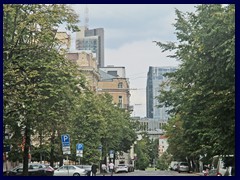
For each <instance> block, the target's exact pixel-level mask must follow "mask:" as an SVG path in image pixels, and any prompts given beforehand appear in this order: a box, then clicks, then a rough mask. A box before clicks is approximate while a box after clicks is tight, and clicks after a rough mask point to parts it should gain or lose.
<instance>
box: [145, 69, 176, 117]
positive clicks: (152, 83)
mask: <svg viewBox="0 0 240 180" xmlns="http://www.w3.org/2000/svg"><path fill="white" fill-rule="evenodd" d="M174 71H176V67H152V66H150V67H149V71H148V75H147V87H146V97H147V118H154V119H159V120H167V119H168V115H167V112H166V111H167V110H168V108H166V107H162V108H158V107H156V106H157V105H159V103H158V100H157V99H156V96H159V94H160V92H159V90H160V85H161V84H162V83H163V82H164V81H166V80H167V78H166V77H164V76H163V74H165V73H168V72H174Z"/></svg>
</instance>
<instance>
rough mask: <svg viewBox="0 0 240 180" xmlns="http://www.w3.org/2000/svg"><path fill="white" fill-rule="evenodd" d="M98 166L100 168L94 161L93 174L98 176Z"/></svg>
mask: <svg viewBox="0 0 240 180" xmlns="http://www.w3.org/2000/svg"><path fill="white" fill-rule="evenodd" d="M97 168H98V166H97V165H96V164H95V163H93V164H92V168H91V171H92V176H96V173H97Z"/></svg>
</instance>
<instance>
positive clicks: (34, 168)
mask: <svg viewBox="0 0 240 180" xmlns="http://www.w3.org/2000/svg"><path fill="white" fill-rule="evenodd" d="M53 174H54V169H53V168H52V167H51V166H50V165H46V164H35V163H29V164H28V175H29V176H53ZM8 175H9V176H22V175H23V166H17V167H15V168H13V169H12V170H10V171H9V173H8Z"/></svg>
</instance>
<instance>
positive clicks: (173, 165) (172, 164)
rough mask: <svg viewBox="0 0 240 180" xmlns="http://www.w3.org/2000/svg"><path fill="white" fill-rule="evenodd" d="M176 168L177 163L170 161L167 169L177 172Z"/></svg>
mask: <svg viewBox="0 0 240 180" xmlns="http://www.w3.org/2000/svg"><path fill="white" fill-rule="evenodd" d="M177 168H178V161H171V163H170V165H169V169H170V170H173V171H177Z"/></svg>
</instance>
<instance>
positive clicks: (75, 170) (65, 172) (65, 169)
mask: <svg viewBox="0 0 240 180" xmlns="http://www.w3.org/2000/svg"><path fill="white" fill-rule="evenodd" d="M86 175H87V171H86V170H85V169H83V168H79V167H77V166H74V165H63V166H61V167H60V168H58V169H56V170H55V171H54V176H86Z"/></svg>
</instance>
